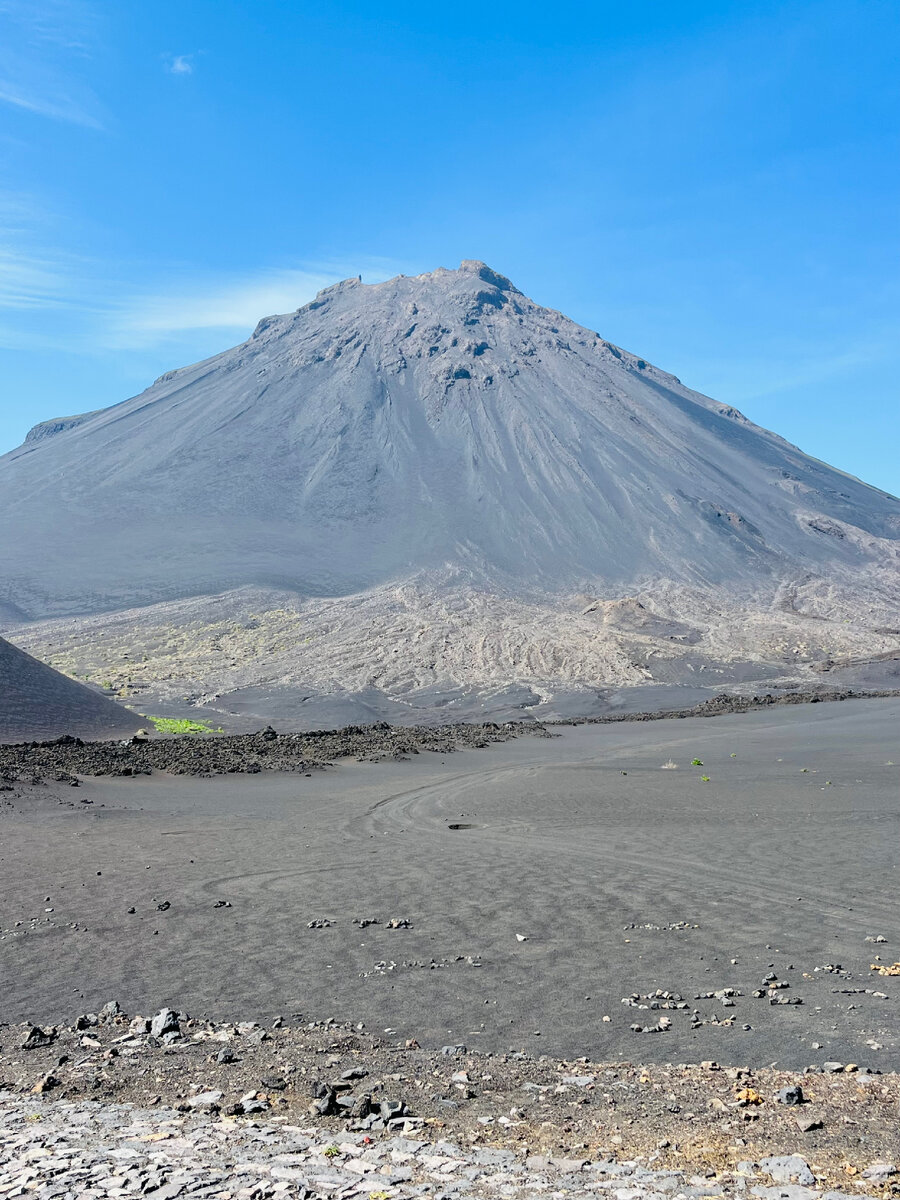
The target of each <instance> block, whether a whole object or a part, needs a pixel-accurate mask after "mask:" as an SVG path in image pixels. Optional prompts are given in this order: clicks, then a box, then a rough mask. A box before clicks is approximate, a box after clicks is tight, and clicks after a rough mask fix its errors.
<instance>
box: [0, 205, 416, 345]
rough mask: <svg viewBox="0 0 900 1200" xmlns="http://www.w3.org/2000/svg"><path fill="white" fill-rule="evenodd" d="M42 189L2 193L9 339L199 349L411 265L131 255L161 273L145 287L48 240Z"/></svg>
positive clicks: (0, 275) (4, 329)
mask: <svg viewBox="0 0 900 1200" xmlns="http://www.w3.org/2000/svg"><path fill="white" fill-rule="evenodd" d="M54 221H55V219H54V216H53V214H51V213H44V212H42V211H41V209H40V206H39V205H38V204H36V203H35V202H34V200H33V198H31V197H29V196H25V195H16V194H11V193H7V194H3V193H0V312H2V314H3V321H2V326H0V345H3V346H4V347H7V348H18V349H24V348H31V349H35V348H43V349H56V350H63V351H70V352H76V353H82V352H85V351H88V352H94V351H98V352H103V351H110V350H115V351H120V350H148V349H152V348H153V347H162V348H164V347H166V346H169V347H171V348H172V350H173V352H175V351H178V352H179V353H180V352H184V353H185V354H190V353H191V352H192V346H193V343H195V342H196V343H197V344H198V345H203V346H207V345H208V344H209V335H210V334H213V335H215V334H217V333H221V335H222V339H223V344H224V345H228V344H233V343H234V342H236V341H238V340H240V339H241V338H242V337H246V336H247V335H248V334H249V333H250V331H251V330H252V329H253V327H254V326H255V325H256V323H257V321H259V320H260V318H261V317H265V316H269V315H270V314H272V313H284V312H291V311H293V310H294V309H296V308H299V307H300V306H301V305H303V304H306V303H307V302H308V301H309V300H311V299H312V298H313V297H314V296H315V294H316V292H318V291H320V290H321V289H322V288H323V287H328V286H329V285H330V284H332V283H335V282H337V281H338V280H340V279H346V278H348V277H349V276H351V275H356V274H359V273H360V272H362V273H363V274H364V275H365V278H366V280H367V281H377V280H381V279H386V278H388V277H389V276H391V275H396V274H397V273H398V272H399V271H400V270H408V269H409V267H408V264H398V263H395V262H392V261H389V260H386V259H376V258H372V257H365V258H361V259H359V260H354V261H353V262H351V263H344V262H329V263H311V264H301V265H297V266H288V267H272V268H269V269H266V270H257V271H251V272H245V273H228V274H226V273H222V272H212V271H204V270H203V269H194V270H191V272H190V274H188V273H187V271H186V269H185V268H184V267H183V266H182V267H180V268H178V269H177V270H172V271H171V272H170V273H169V275H168V277H166V278H160V276H159V268H158V266H157V267H156V268H155V269H153V268H150V267H148V266H147V265H146V264H139V263H134V264H131V266H130V269H129V271H128V274H129V275H130V277H131V279H132V280H134V279H138V278H140V277H141V276H142V275H144V276H145V277H152V275H151V271H152V274H155V275H156V278H157V283H156V286H153V287H148V288H143V289H140V288H135V286H134V285H133V284H131V285H129V283H128V282H126V281H125V280H123V277H122V273H121V272H122V264H117V265H116V267H115V268H113V266H112V265H111V264H106V263H103V262H100V261H97V260H92V259H89V258H84V257H78V256H75V255H72V254H69V253H67V252H65V251H61V250H58V249H56V248H55V247H53V246H52V245H47V244H46V243H44V242H43V241H42V239H41V238H40V232H39V231H40V230H41V229H44V228H47V227H49V226H52V225H53V224H54Z"/></svg>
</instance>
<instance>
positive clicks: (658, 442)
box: [0, 261, 900, 716]
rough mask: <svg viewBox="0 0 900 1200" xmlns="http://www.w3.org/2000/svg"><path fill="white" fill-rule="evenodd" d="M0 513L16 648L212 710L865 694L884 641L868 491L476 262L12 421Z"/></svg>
mask: <svg viewBox="0 0 900 1200" xmlns="http://www.w3.org/2000/svg"><path fill="white" fill-rule="evenodd" d="M0 508H2V510H3V512H4V514H5V519H4V522H3V523H2V528H0V554H2V559H3V562H4V564H5V575H4V578H3V580H2V583H0V623H2V624H3V626H4V628H5V629H6V631H7V632H8V634H9V635H11V636H12V637H13V638H14V639H15V641H16V642H17V643H18V644H20V645H23V646H27V648H29V649H31V650H33V651H34V652H36V653H39V654H42V655H43V656H45V657H47V658H48V659H49V660H50V661H52V662H54V663H55V664H56V665H59V666H61V667H62V668H63V669H73V668H74V666H75V663H76V660H77V661H78V663H80V665H81V666H82V667H83V668H84V669H85V670H86V671H87V673H88V675H89V676H90V673H91V672H92V671H94V672H101V671H102V672H104V673H106V675H107V676H110V673H112V677H114V679H115V682H116V685H117V687H118V688H121V689H122V690H123V691H124V694H125V695H126V696H128V695H130V694H133V695H140V694H141V692H142V691H143V692H145V693H148V694H153V695H156V694H158V695H160V696H169V698H174V697H176V696H177V697H179V698H180V699H183V700H184V701H185V702H186V703H189V704H192V705H198V704H199V705H201V706H211V707H212V708H214V709H218V710H221V711H224V712H228V711H234V712H240V711H249V710H250V709H253V707H254V703H255V702H256V701H259V703H257V704H256V707H257V708H258V709H259V710H260V711H263V710H264V709H265V708H266V704H267V703H269V700H271V697H272V696H274V695H275V694H280V695H282V696H283V697H284V696H287V695H288V693H289V692H290V694H291V695H293V696H294V699H295V701H296V703H297V704H300V703H301V702H303V701H305V700H308V699H309V698H310V697H313V696H314V697H316V698H317V699H318V700H320V701H321V699H322V697H324V696H334V695H338V694H340V695H341V696H344V697H345V698H347V697H351V696H352V697H355V698H356V699H357V700H359V699H360V698H362V700H361V703H363V708H364V715H365V714H369V715H384V714H385V713H386V712H390V713H393V715H395V716H396V712H395V711H394V710H395V709H396V707H397V706H398V705H399V706H401V707H403V706H408V707H409V708H410V709H411V710H417V711H424V710H427V709H429V708H431V709H435V710H437V709H439V708H441V707H443V706H446V705H447V704H449V705H450V706H451V708H452V707H453V706H454V705H457V706H458V704H459V702H460V698H461V697H464V696H465V697H469V699H470V700H471V698H472V697H476V698H477V697H480V698H481V699H480V700H479V701H478V703H479V704H482V708H483V707H484V704H483V703H482V701H483V700H484V698H485V697H489V696H491V695H496V694H498V691H502V692H504V695H505V696H506V698H507V700H508V701H509V703H510V704H511V705H512V707H514V708H515V707H517V706H519V707H521V706H525V707H535V706H538V707H540V706H543V710H542V711H543V714H544V715H546V714H547V704H548V703H551V707H552V699H553V697H554V696H559V695H562V694H563V693H566V694H567V695H575V696H576V697H577V696H582V697H583V698H586V697H588V696H590V695H596V694H597V689H598V688H599V689H602V688H615V687H621V686H628V685H636V684H642V685H644V684H647V683H652V682H657V683H662V684H667V685H671V684H684V683H686V682H691V683H698V684H703V685H705V684H716V683H718V682H721V681H731V682H735V681H737V682H741V681H743V680H752V679H766V680H773V679H774V680H782V681H788V682H790V681H796V680H798V679H801V678H808V677H809V676H810V674H811V673H822V672H829V671H830V672H832V673H833V672H838V674H840V673H841V672H843V675H842V676H841V682H844V683H846V682H847V672H848V671H851V672H852V671H854V670H856V671H857V672H858V671H859V669H860V668H861V667H863V666H865V667H871V666H872V664H876V666H875V667H873V670H874V674H873V675H872V679H871V681H872V682H876V683H884V682H885V681H886V680H888V679H889V678H890V677H891V675H892V672H893V671H894V670H895V666H894V664H896V662H897V655H898V653H900V616H898V613H900V583H898V581H900V501H898V500H897V499H896V498H895V497H892V496H889V495H887V494H886V493H884V492H881V491H878V490H877V489H875V488H872V487H869V486H867V485H866V484H864V483H862V482H860V481H859V480H858V479H855V478H853V477H852V476H849V475H846V474H843V473H842V472H840V471H838V470H835V469H833V468H831V467H829V466H827V465H825V464H824V463H821V462H819V461H817V460H815V459H812V458H810V457H808V456H807V455H805V454H803V453H802V452H801V451H800V450H799V449H797V447H795V446H793V445H790V444H789V443H788V442H786V441H784V440H783V439H782V438H780V437H778V436H776V435H775V434H773V433H770V432H768V431H767V430H764V429H761V428H759V427H758V426H756V425H754V424H752V423H751V422H750V421H748V420H747V419H746V418H745V417H744V416H742V414H741V413H739V412H737V411H736V410H735V409H733V408H731V407H728V406H725V405H722V404H718V403H716V402H715V401H714V400H711V399H709V398H708V397H706V396H702V395H700V394H698V393H697V392H693V391H691V390H690V389H689V388H686V387H685V386H684V385H683V384H682V383H681V382H680V381H679V380H678V379H676V378H675V377H674V376H672V375H669V374H667V373H666V372H664V371H661V370H659V369H657V368H656V367H654V366H652V365H651V364H650V363H648V362H645V361H644V360H643V359H640V358H638V357H636V356H635V355H633V354H630V353H628V352H626V351H624V350H622V349H620V348H619V347H617V346H613V345H611V344H610V343H608V342H606V341H604V340H603V338H601V337H600V336H599V335H598V334H596V333H592V332H591V331H589V330H587V329H585V328H583V327H581V326H579V325H576V324H575V323H574V322H573V321H570V320H569V319H568V318H566V317H564V316H562V315H561V314H560V313H557V312H554V311H552V310H550V309H546V308H542V307H540V306H539V305H537V304H534V303H533V302H532V301H531V300H529V299H528V298H527V297H526V296H524V295H523V294H522V293H521V292H519V291H518V289H517V288H515V287H514V286H513V284H512V283H510V281H509V280H508V279H506V278H505V277H504V276H502V275H499V274H497V273H496V272H495V271H493V270H491V269H490V268H489V267H487V266H485V265H484V264H483V263H480V262H469V261H467V262H464V263H463V264H462V265H461V267H460V269H459V270H456V271H452V270H443V269H441V270H437V271H434V272H432V273H430V274H426V275H421V276H416V277H413V278H409V277H405V276H400V277H398V278H396V279H392V280H389V281H388V282H386V283H381V284H376V285H371V286H369V285H364V284H362V283H361V282H360V281H358V280H355V279H350V280H345V281H344V282H343V283H340V284H337V285H335V286H334V287H330V288H327V289H326V290H324V291H323V292H320V293H319V295H318V296H317V297H316V299H315V300H314V301H313V302H312V303H310V304H307V305H305V306H304V307H302V308H300V309H298V310H297V311H296V312H294V313H289V314H287V315H284V316H273V317H267V318H265V319H264V320H262V321H260V323H259V325H258V326H257V328H256V330H255V331H254V332H253V334H252V336H251V337H250V338H249V339H248V340H247V341H246V342H244V343H243V344H242V345H240V346H237V347H235V348H234V349H232V350H228V351H226V352H224V353H222V354H219V355H217V356H215V357H214V358H211V359H208V360H207V361H205V362H202V363H198V364H196V365H194V366H190V367H185V368H183V369H181V370H176V371H171V372H169V373H167V374H166V375H164V376H162V377H161V378H160V379H158V380H157V381H156V382H155V383H154V384H153V386H152V387H150V388H148V389H147V390H146V391H145V392H143V393H142V394H141V395H139V396H136V397H134V398H133V399H131V400H127V401H125V402H124V403H122V404H118V405H115V406H114V407H112V408H109V409H104V410H100V411H97V412H92V413H88V414H86V415H84V416H81V417H72V418H60V419H57V420H52V421H47V422H44V423H43V424H42V425H39V426H37V427H36V428H35V429H34V430H32V432H31V433H30V434H29V435H28V437H27V439H26V441H25V443H24V445H23V446H21V447H20V448H19V449H17V450H14V451H12V452H11V453H9V454H7V455H6V456H4V457H3V458H0ZM86 645H87V646H89V650H86V649H85V646H86ZM886 664H887V665H886ZM129 689H131V690H129ZM510 689H512V691H510ZM229 697H231V698H232V699H233V700H234V704H232V705H231V707H229V705H230V701H229ZM247 697H250V699H247ZM266 697H268V698H269V699H268V700H267V699H266ZM242 698H243V699H242ZM254 698H255V699H254ZM580 703H581V701H580V700H578V699H576V700H575V701H574V704H575V707H576V708H577V707H578V706H579V704H580ZM584 703H586V704H587V705H588V707H590V703H589V702H588V701H587V699H585V700H584ZM367 705H368V707H366V706H367ZM487 707H488V708H490V704H489V703H488V705H487ZM570 707H571V704H570ZM276 708H277V705H276ZM341 711H347V710H343V709H342V710H341Z"/></svg>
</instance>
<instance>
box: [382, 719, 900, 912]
mask: <svg viewBox="0 0 900 1200" xmlns="http://www.w3.org/2000/svg"><path fill="white" fill-rule="evenodd" d="M756 732H759V733H764V732H765V727H762V728H761V729H759V728H758V729H757V731H756ZM713 733H714V736H715V740H717V741H722V740H725V739H730V738H733V736H734V735H733V731H731V730H723V731H713ZM703 736H704V739H705V740H706V741H707V744H708V741H709V737H710V734H709V733H706V732H705V731H704V735H703ZM698 740H699V739H698V736H697V734H696V733H690V734H686V735H685V736H682V737H676V738H668V739H665V740H662V741H659V742H655V743H652V744H651V745H650V746H640V747H632V746H623V745H621V744H618V743H617V744H616V745H615V746H610V747H604V748H603V749H602V750H600V751H596V752H592V753H590V754H587V755H585V756H583V757H579V758H575V759H569V760H565V761H559V762H554V763H550V764H548V763H547V762H546V760H545V759H532V760H530V761H526V762H525V763H513V764H507V765H505V766H503V767H497V768H492V769H489V770H487V771H485V770H483V769H481V770H476V771H471V772H461V773H459V774H457V775H454V776H451V777H450V778H447V779H443V780H440V781H437V782H434V783H430V784H426V785H424V786H421V787H418V788H411V789H408V790H405V791H403V792H398V793H394V794H393V795H391V796H388V797H385V798H383V799H382V800H379V801H378V802H377V803H376V804H374V805H373V806H372V807H371V808H370V809H369V812H368V814H367V818H368V821H367V827H368V829H369V830H371V831H374V833H375V834H376V836H377V835H378V834H381V835H382V836H385V835H388V834H389V833H390V832H391V831H392V830H393V831H397V832H400V831H403V832H416V831H424V829H425V828H430V829H432V830H433V831H440V832H449V831H448V830H447V824H446V816H445V815H444V814H443V813H442V812H441V811H440V810H438V811H435V812H431V813H429V812H426V813H425V814H424V816H423V814H422V813H421V812H420V811H419V810H420V809H421V807H422V806H423V805H425V804H427V803H428V801H429V800H431V799H434V798H436V797H439V798H441V799H442V800H443V804H442V805H441V807H442V808H443V809H445V810H446V809H447V808H451V807H452V808H453V809H454V810H455V811H458V810H459V806H460V804H461V803H462V804H463V805H465V803H466V802H467V801H468V802H471V799H470V797H465V794H464V792H463V789H464V788H466V787H471V785H472V783H473V782H475V781H479V783H480V784H481V786H482V788H483V789H485V790H486V789H487V788H489V787H490V786H491V784H492V783H494V782H496V781H498V780H503V779H507V778H509V777H510V776H511V775H516V774H522V773H524V774H525V775H527V776H530V777H532V778H534V777H535V776H538V775H540V774H543V773H545V772H554V771H558V770H577V769H579V768H584V767H590V766H593V765H596V764H599V763H602V762H603V761H604V760H608V759H609V758H610V757H612V756H616V757H621V756H622V754H623V752H624V753H625V755H626V756H628V751H629V750H631V751H632V756H633V754H638V753H639V754H641V756H645V755H647V754H649V753H659V754H663V753H666V752H668V751H672V750H674V749H676V748H677V747H684V746H685V745H689V744H690V745H693V746H696V744H697V742H698ZM704 752H705V753H709V751H704ZM856 815H857V814H853V816H849V815H843V814H837V815H834V816H832V819H836V820H838V821H849V820H853V819H855V817H856ZM880 815H881V816H882V818H883V819H884V820H886V821H889V820H892V819H893V820H895V819H896V817H893V816H892V815H891V814H880ZM476 823H477V822H476ZM473 832H475V831H473ZM477 832H478V833H479V834H483V835H486V836H480V837H478V838H476V837H472V838H471V839H470V841H471V842H472V846H473V852H474V853H476V854H482V855H485V852H486V848H485V846H484V842H485V841H488V842H489V847H488V852H489V853H491V851H492V849H494V848H496V850H497V851H501V850H502V851H503V857H506V858H512V857H513V856H514V855H513V852H514V851H517V853H516V854H515V858H516V859H517V860H518V861H519V862H520V863H521V860H522V855H523V853H524V854H528V855H532V856H535V857H538V858H539V860H540V864H541V869H542V871H544V872H545V871H546V867H547V863H548V859H549V858H550V857H551V856H552V857H553V858H554V859H556V860H558V861H559V862H560V864H561V865H563V866H566V867H567V868H569V869H570V868H571V863H572V860H573V859H578V860H581V861H582V862H586V863H595V864H603V865H607V866H608V865H613V866H621V865H627V866H628V867H629V868H630V870H631V872H633V873H635V874H637V875H643V876H646V875H648V874H651V875H660V874H664V875H665V876H666V877H667V878H668V879H669V880H670V881H671V882H675V883H679V884H681V885H682V886H683V887H685V888H686V887H688V886H689V887H690V889H691V892H692V893H693V894H694V895H695V896H697V898H698V899H699V897H700V895H706V896H708V897H709V898H712V897H713V896H722V895H726V896H727V895H732V894H734V893H735V891H738V892H739V894H740V898H741V904H742V907H743V908H744V909H745V910H746V907H747V905H748V902H752V904H753V907H754V909H756V908H759V909H761V910H763V911H765V910H767V909H771V907H772V905H782V906H785V905H786V906H789V907H790V906H792V904H793V902H794V901H796V889H797V884H796V883H795V882H792V881H791V880H789V879H788V880H785V882H784V883H783V884H780V883H779V882H778V881H777V880H774V879H773V878H772V877H771V876H769V875H767V876H766V877H765V879H763V880H761V881H757V880H756V879H755V878H754V875H753V873H752V871H753V868H751V869H750V870H746V871H744V872H743V873H739V874H738V875H736V874H735V870H734V869H733V868H731V867H727V866H726V867H718V866H717V865H716V864H714V863H713V862H711V861H710V860H709V859H708V858H705V857H697V856H692V857H686V856H685V853H684V850H683V849H680V850H678V851H676V852H674V853H667V852H665V851H664V850H662V849H660V848H659V847H657V846H655V847H653V848H652V849H648V850H647V851H644V852H641V851H635V850H634V849H633V848H626V847H623V846H622V844H621V842H617V843H616V844H615V845H611V846H603V845H600V844H595V845H588V844H586V843H585V842H584V841H583V840H582V841H579V842H577V843H573V842H568V841H562V842H555V841H553V840H551V839H549V838H547V836H546V833H545V832H544V831H543V830H538V829H537V827H536V826H535V824H534V823H533V822H527V821H509V820H505V821H504V825H503V828H502V829H500V828H498V827H496V826H491V825H487V826H482V827H480V829H479V830H478V831H477ZM536 833H539V834H540V837H541V841H540V843H536V842H535V841H534V840H533V835H535V834H536ZM599 833H600V830H599V829H598V834H599ZM529 835H532V836H529ZM478 843H481V844H480V845H479V844H478ZM454 851H456V847H454ZM491 857H492V858H495V859H496V858H497V857H499V855H498V854H496V853H491ZM756 869H761V866H760V867H758V868H756ZM804 891H805V892H806V897H805V902H806V904H807V906H809V905H810V904H812V905H814V906H815V909H816V913H817V915H818V916H819V917H820V918H825V919H831V920H833V921H837V922H841V923H843V924H844V925H846V924H847V923H848V922H851V923H852V924H854V925H856V926H857V927H858V928H859V929H860V930H863V929H865V931H866V932H868V930H869V925H870V924H872V923H881V924H885V923H886V924H888V925H891V926H893V925H894V924H895V921H896V913H895V906H894V905H893V903H892V902H891V901H890V899H889V898H888V897H886V898H885V900H884V901H879V900H871V899H868V898H865V897H860V896H856V897H855V898H854V903H853V905H852V916H851V906H850V905H844V904H842V905H839V906H835V904H834V897H833V895H831V894H829V893H826V892H822V891H821V889H818V890H816V891H812V890H811V889H810V888H809V887H804ZM705 902H706V901H704V903H705Z"/></svg>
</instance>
